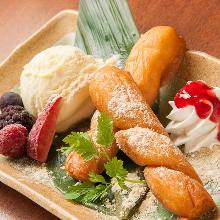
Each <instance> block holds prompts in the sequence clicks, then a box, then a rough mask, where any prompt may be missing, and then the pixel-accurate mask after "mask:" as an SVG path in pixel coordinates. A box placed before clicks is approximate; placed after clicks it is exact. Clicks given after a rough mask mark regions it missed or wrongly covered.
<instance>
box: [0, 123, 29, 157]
mask: <svg viewBox="0 0 220 220" xmlns="http://www.w3.org/2000/svg"><path fill="white" fill-rule="evenodd" d="M27 137H28V131H27V129H26V128H25V127H24V126H22V125H20V124H12V125H7V126H6V127H4V128H3V129H2V130H0V154H3V155H4V156H8V157H12V158H18V157H22V156H24V155H25V153H26V144H27Z"/></svg>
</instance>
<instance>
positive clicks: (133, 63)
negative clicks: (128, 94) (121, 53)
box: [125, 26, 186, 106]
mask: <svg viewBox="0 0 220 220" xmlns="http://www.w3.org/2000/svg"><path fill="white" fill-rule="evenodd" d="M185 50H186V46H185V41H184V40H183V38H181V37H179V36H178V34H177V32H176V30H175V29H174V28H172V27H169V26H157V27H153V28H152V29H150V30H149V31H147V32H146V33H145V34H143V35H142V36H141V38H140V39H139V40H138V41H137V43H136V44H135V45H134V47H133V48H132V50H131V53H130V55H129V57H128V60H127V63H126V67H125V70H126V71H128V72H130V73H131V75H132V77H133V78H134V81H135V82H136V83H137V85H138V87H139V88H140V90H141V92H142V94H143V95H144V97H145V99H146V101H147V103H148V104H149V105H150V106H151V105H152V104H153V103H154V102H155V99H156V98H157V96H158V93H159V89H160V86H161V84H162V83H165V82H166V81H168V80H169V79H170V78H171V77H172V75H174V74H175V72H176V71H177V69H178V67H179V64H180V63H181V60H182V58H183V56H184V53H185Z"/></svg>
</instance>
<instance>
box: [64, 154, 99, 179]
mask: <svg viewBox="0 0 220 220" xmlns="http://www.w3.org/2000/svg"><path fill="white" fill-rule="evenodd" d="M65 170H66V171H67V173H68V175H69V176H72V177H74V178H75V179H77V180H80V181H88V179H89V173H90V172H94V173H99V169H98V163H97V160H96V159H92V160H87V161H86V160H84V159H83V158H82V156H80V155H79V154H78V153H76V152H75V151H72V152H71V153H70V154H69V155H68V156H67V159H66V162H65Z"/></svg>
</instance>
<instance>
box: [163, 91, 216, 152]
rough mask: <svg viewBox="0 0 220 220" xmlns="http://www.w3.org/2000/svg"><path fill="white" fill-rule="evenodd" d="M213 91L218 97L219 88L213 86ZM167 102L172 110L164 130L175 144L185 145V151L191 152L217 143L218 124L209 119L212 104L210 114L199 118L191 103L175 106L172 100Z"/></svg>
mask: <svg viewBox="0 0 220 220" xmlns="http://www.w3.org/2000/svg"><path fill="white" fill-rule="evenodd" d="M213 92H214V93H215V94H216V96H217V97H218V98H219V99H220V88H213ZM184 95H188V94H184ZM185 98H188V97H185ZM169 104H170V105H171V107H172V111H171V112H170V114H169V115H168V116H167V118H168V119H170V120H171V122H170V123H169V124H168V125H167V127H166V130H167V132H168V133H170V134H171V139H172V141H173V142H174V144H175V145H176V146H180V145H185V152H186V153H191V152H194V151H198V150H200V149H201V148H202V147H211V146H213V145H215V144H219V140H218V139H217V135H218V133H219V130H218V124H217V123H215V122H213V121H211V120H210V116H211V115H212V113H213V106H211V111H210V114H209V115H208V116H207V117H206V118H205V119H201V118H200V117H199V116H198V115H197V112H196V109H195V107H194V106H193V105H188V106H186V107H183V108H177V107H176V105H175V102H174V101H170V102H169Z"/></svg>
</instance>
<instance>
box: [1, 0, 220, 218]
mask: <svg viewBox="0 0 220 220" xmlns="http://www.w3.org/2000/svg"><path fill="white" fill-rule="evenodd" d="M129 2H130V6H131V8H132V12H133V15H134V17H135V20H136V23H137V25H138V28H139V30H140V31H141V32H144V31H146V30H147V29H149V28H150V27H152V26H155V25H172V26H174V27H176V29H177V30H178V32H179V33H180V34H181V35H183V36H184V38H185V39H186V42H187V46H188V48H190V49H194V50H201V51H205V52H207V53H209V54H211V55H214V56H216V57H218V58H220V28H219V27H220V25H219V21H220V1H219V0H157V1H155V0H130V1H129ZM77 7H78V0H31V1H30V0H0V61H2V60H3V59H4V58H6V57H7V56H8V54H9V53H10V52H11V50H12V49H13V48H15V47H16V45H18V44H19V43H20V42H22V41H23V40H24V39H25V38H27V37H28V36H29V35H30V34H31V33H33V32H34V31H36V30H37V29H38V28H39V27H40V26H41V25H42V24H44V23H45V22H46V21H47V20H48V19H49V18H51V17H52V16H53V15H55V14H56V13H57V12H59V11H60V10H63V9H77ZM0 219H1V220H2V219H16V220H18V219H19V220H20V219H22V220H24V219H28V220H29V219H31V220H38V219H40V220H47V219H50V220H53V219H57V218H56V217H54V216H53V215H52V214H50V213H48V212H47V211H45V210H44V209H42V208H41V207H39V206H38V205H36V204H35V203H33V202H32V201H30V200H29V199H27V198H25V197H24V196H22V195H21V194H19V193H17V192H16V191H14V190H12V189H10V188H9V187H7V186H5V185H3V184H2V183H0Z"/></svg>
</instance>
